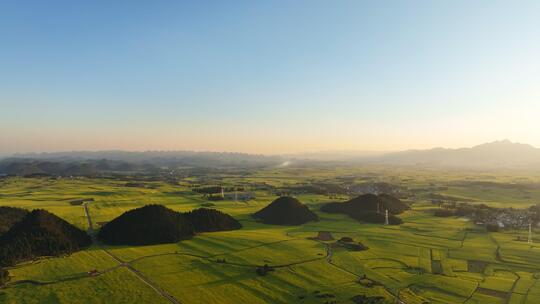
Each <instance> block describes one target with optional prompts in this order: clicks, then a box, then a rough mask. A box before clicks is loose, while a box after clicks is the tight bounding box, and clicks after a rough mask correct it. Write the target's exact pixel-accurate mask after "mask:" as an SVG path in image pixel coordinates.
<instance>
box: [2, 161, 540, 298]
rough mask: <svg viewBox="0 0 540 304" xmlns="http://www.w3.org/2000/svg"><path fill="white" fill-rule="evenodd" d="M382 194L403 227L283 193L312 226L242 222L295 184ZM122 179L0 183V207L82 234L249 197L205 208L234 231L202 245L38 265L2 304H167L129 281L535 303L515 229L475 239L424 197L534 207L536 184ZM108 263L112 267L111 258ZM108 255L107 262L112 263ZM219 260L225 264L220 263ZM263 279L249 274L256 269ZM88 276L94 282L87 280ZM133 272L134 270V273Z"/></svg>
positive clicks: (240, 291) (536, 292) (416, 174)
mask: <svg viewBox="0 0 540 304" xmlns="http://www.w3.org/2000/svg"><path fill="white" fill-rule="evenodd" d="M344 177H346V178H347V180H348V181H349V183H353V184H363V183H373V182H385V183H390V184H392V185H397V186H399V187H400V188H402V189H403V191H404V192H406V193H407V196H406V198H405V199H404V201H406V202H408V203H409V204H411V206H412V209H411V210H409V211H406V212H405V213H404V214H402V215H400V217H401V218H402V219H403V220H404V224H402V225H399V226H384V225H376V224H366V223H360V222H357V221H355V220H353V219H350V218H349V217H347V216H345V215H337V214H327V213H323V212H320V211H319V208H320V206H321V205H322V204H324V203H325V202H330V201H336V200H345V199H347V198H348V196H344V195H333V196H329V195H321V194H316V193H310V192H300V193H295V194H294V195H295V196H296V197H297V198H298V199H299V200H300V201H301V202H303V203H305V204H307V205H308V206H309V208H310V209H311V210H313V211H314V212H316V213H317V214H318V215H319V217H320V220H319V221H318V222H310V223H307V224H304V225H302V226H274V225H264V224H262V223H259V222H256V221H255V220H253V219H252V218H251V216H250V215H251V214H252V213H254V212H256V211H258V210H259V209H261V208H263V207H264V206H266V205H267V204H268V203H270V202H271V201H272V200H274V199H275V198H276V197H277V195H278V194H279V192H280V191H281V189H283V188H287V187H289V188H290V187H294V186H295V185H306V184H320V183H327V184H328V183H330V184H336V185H340V183H342V180H343V178H344ZM129 181H130V179H127V178H124V177H117V178H59V179H57V178H49V177H44V178H16V177H9V178H3V179H1V180H0V206H16V207H22V208H27V209H36V208H41V209H46V210H48V211H50V212H52V213H54V214H56V215H58V216H60V217H62V218H64V219H65V220H67V221H69V222H70V223H72V224H74V225H76V226H78V227H80V228H83V229H85V230H88V229H89V226H88V219H87V215H86V213H85V211H84V208H83V206H82V205H77V204H72V203H71V202H73V201H76V200H80V199H92V201H89V202H87V203H86V204H87V206H88V211H89V215H90V217H91V220H92V222H93V223H94V225H95V226H96V227H99V225H100V224H101V223H104V222H108V221H110V220H111V219H113V218H115V217H116V216H119V215H120V214H122V213H123V212H125V211H127V210H130V209H133V208H136V207H141V206H144V205H146V204H163V205H166V206H167V207H169V208H171V209H173V210H177V211H189V210H192V209H195V208H199V207H201V205H203V204H208V203H210V201H209V200H208V198H207V197H204V196H202V195H201V194H199V193H196V192H195V191H193V189H194V187H199V186H206V185H219V186H224V187H242V188H243V189H244V190H243V191H246V192H247V191H249V192H250V193H253V195H254V196H255V198H252V199H249V200H246V201H241V200H234V199H226V200H222V201H211V203H212V204H214V206H213V208H216V209H219V210H221V211H223V212H226V213H228V214H230V215H232V216H234V217H235V218H237V219H238V220H239V221H240V222H241V223H242V225H243V228H242V229H241V230H236V231H226V232H213V233H202V234H199V235H197V236H196V237H194V238H193V239H191V240H186V241H181V242H179V243H175V244H163V245H153V246H104V245H97V244H96V245H94V246H92V247H90V248H88V249H86V250H84V251H81V252H78V253H75V254H73V255H70V256H65V257H56V258H43V259H40V260H36V261H32V262H28V263H24V264H21V265H17V266H16V267H13V268H12V269H9V272H10V275H11V276H12V277H11V280H10V283H9V284H8V286H7V287H6V288H4V289H1V290H0V303H75V302H76V303H133V302H138V303H170V302H171V301H170V299H167V298H165V297H163V296H161V295H160V294H159V293H158V292H156V290H154V289H153V288H152V287H150V286H149V285H148V284H146V283H145V282H144V281H143V280H141V279H140V278H139V277H138V276H137V275H136V274H135V273H134V271H136V272H139V273H141V274H142V275H144V277H146V278H148V279H149V280H150V281H151V282H152V283H153V284H154V286H159V288H160V289H161V290H163V291H165V292H166V293H167V294H168V295H170V296H171V297H172V298H173V299H174V301H177V302H178V303H352V301H351V299H352V298H353V297H354V296H357V295H367V296H380V297H383V298H384V299H386V301H387V302H388V303H395V302H396V301H397V300H399V301H401V302H402V303H513V304H514V303H540V246H538V245H536V244H532V245H531V244H527V242H525V241H521V240H518V239H517V237H518V236H526V231H525V230H501V231H500V232H487V231H486V229H485V228H484V227H482V226H478V225H475V224H474V223H472V222H471V221H469V220H468V219H466V218H459V217H447V218H440V217H435V216H433V215H432V211H433V209H434V208H437V207H436V206H435V205H434V204H433V202H432V198H433V197H443V198H453V199H456V200H461V201H467V202H471V203H483V204H486V205H490V206H494V207H513V208H527V207H529V206H532V205H534V204H536V203H538V202H540V178H539V177H538V176H535V175H530V174H520V173H516V172H495V173H494V172H460V171H450V172H441V171H435V170H420V169H411V168H386V167H357V168H279V169H261V170H252V171H249V172H242V173H238V172H218V173H208V174H205V175H198V176H195V177H186V178H183V179H181V180H180V181H179V182H174V183H170V182H166V181H160V180H144V181H141V182H140V183H141V184H142V185H140V186H136V187H132V186H130V187H127V186H126V183H127V182H129ZM319 231H328V232H330V233H331V234H332V236H333V237H334V238H335V239H339V238H341V237H344V236H348V237H351V238H353V239H354V240H355V241H360V242H362V243H363V244H365V245H367V246H368V247H369V249H368V250H365V251H358V252H357V251H349V250H347V249H345V248H340V247H335V246H332V245H331V243H332V242H333V241H320V240H314V239H312V238H313V237H315V236H317V234H318V232H319ZM111 254H112V256H111ZM113 256H114V257H116V258H113ZM223 261H226V262H225V263H223ZM264 264H267V265H270V266H272V267H273V268H274V271H273V272H271V273H269V274H268V275H266V276H259V275H258V274H257V273H256V271H255V270H256V268H257V267H258V266H261V265H264ZM93 270H95V272H94V273H93V274H90V273H89V272H91V271H93ZM133 270H134V271H133Z"/></svg>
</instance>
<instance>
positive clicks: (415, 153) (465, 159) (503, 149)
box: [358, 140, 540, 169]
mask: <svg viewBox="0 0 540 304" xmlns="http://www.w3.org/2000/svg"><path fill="white" fill-rule="evenodd" d="M358 161H361V162H366V161H367V162H370V163H379V164H392V165H415V166H427V167H454V168H478V169H483V168H485V169H488V168H492V169H540V149H538V148H535V147H533V146H531V145H527V144H520V143H513V142H511V141H509V140H502V141H495V142H492V143H487V144H482V145H478V146H474V147H472V148H460V149H444V148H434V149H430V150H408V151H403V152H395V153H388V154H384V155H380V156H376V157H372V158H369V159H365V158H362V159H359V160H358Z"/></svg>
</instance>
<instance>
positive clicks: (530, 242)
mask: <svg viewBox="0 0 540 304" xmlns="http://www.w3.org/2000/svg"><path fill="white" fill-rule="evenodd" d="M527 243H529V244H532V243H533V239H532V223H529V237H528V238H527Z"/></svg>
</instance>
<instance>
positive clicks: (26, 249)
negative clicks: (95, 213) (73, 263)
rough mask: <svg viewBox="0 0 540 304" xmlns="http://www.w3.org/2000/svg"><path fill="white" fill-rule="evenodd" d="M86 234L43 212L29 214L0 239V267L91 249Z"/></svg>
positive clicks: (36, 211)
mask: <svg viewBox="0 0 540 304" xmlns="http://www.w3.org/2000/svg"><path fill="white" fill-rule="evenodd" d="M91 243H92V240H91V239H90V237H89V236H88V235H87V234H86V232H84V231H82V230H80V229H79V228H77V227H75V226H73V225H71V224H70V223H68V222H66V221H64V220H63V219H61V218H59V217H58V216H56V215H54V214H52V213H49V212H47V211H45V210H41V209H37V210H33V211H32V212H30V213H28V214H27V215H26V216H25V217H24V218H23V219H22V220H21V221H19V222H17V223H16V224H15V225H13V227H11V229H10V230H9V231H8V232H6V233H5V234H4V235H2V237H0V266H10V265H14V264H16V263H19V262H22V261H26V260H30V259H34V258H37V257H40V256H58V255H61V254H68V253H73V252H75V251H78V250H81V249H82V248H85V247H88V246H90V244H91Z"/></svg>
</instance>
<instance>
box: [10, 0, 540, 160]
mask: <svg viewBox="0 0 540 304" xmlns="http://www.w3.org/2000/svg"><path fill="white" fill-rule="evenodd" d="M538 16H540V1H496V0H486V1H482V0H479V1H468V0H466V1H459V0H458V1H384V0H382V1H381V0H376V1H318V0H309V1H307V0H306V1H301V0H298V1H248V0H246V1H201V0H198V1H160V0H154V1H135V0H130V1H120V0H119V1H99V0H96V1H54V0H52V1H25V0H17V1H10V0H4V1H0V154H9V153H15V152H46V151H74V150H111V149H122V150H198V151H199V150H200V151H238V152H248V153H263V154H278V153H301V152H315V151H338V150H339V151H345V150H351V151H353V150H354V151H356V150H358V151H393V150H403V149H411V148H416V149H423V148H431V147H451V148H452V147H466V146H473V145H476V144H481V143H484V142H491V141H494V140H499V139H504V138H508V139H511V140H512V141H516V142H522V143H528V144H532V145H534V146H537V147H540V132H538V130H539V129H540V120H539V119H538V116H539V113H540V85H539V84H540V18H539V17H538Z"/></svg>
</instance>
